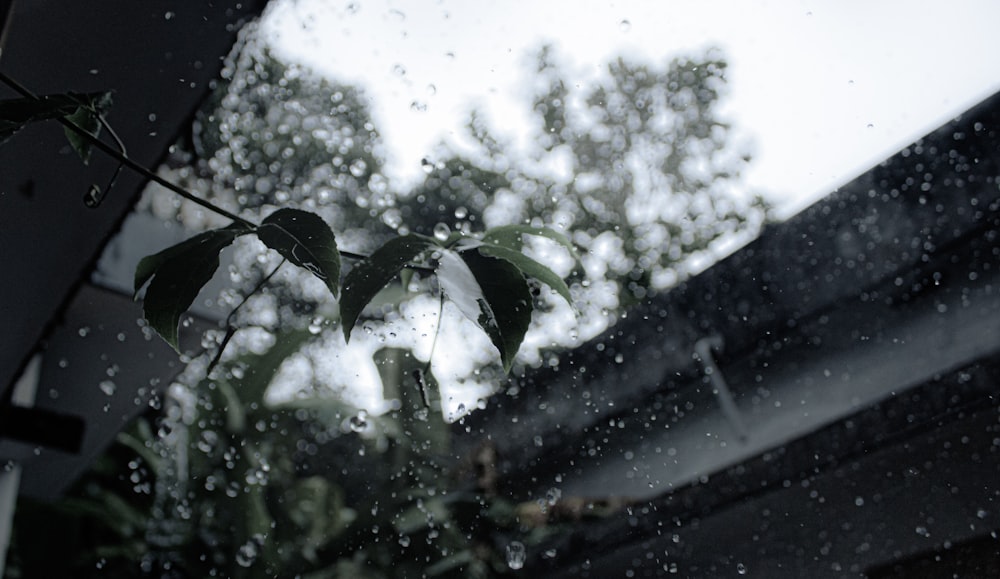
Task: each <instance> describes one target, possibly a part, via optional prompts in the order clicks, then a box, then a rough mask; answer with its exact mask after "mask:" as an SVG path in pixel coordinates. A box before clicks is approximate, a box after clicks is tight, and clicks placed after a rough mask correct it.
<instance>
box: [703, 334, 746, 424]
mask: <svg viewBox="0 0 1000 579" xmlns="http://www.w3.org/2000/svg"><path fill="white" fill-rule="evenodd" d="M722 346H723V341H722V337H721V336H711V337H708V338H702V339H700V340H698V341H697V342H695V344H694V353H695V356H696V357H697V358H698V360H699V361H700V362H701V365H702V367H703V368H704V369H705V375H706V376H708V379H709V380H710V381H711V382H712V390H713V392H714V393H715V397H716V398H718V399H719V406H720V407H721V408H722V413H723V415H725V417H726V420H728V421H729V423H730V424H731V425H732V427H733V429H734V430H735V431H736V434H737V436H739V438H740V441H741V442H746V440H747V439H748V438H749V437H750V435H749V433H748V432H747V427H746V425H745V424H744V423H743V416H742V415H741V414H740V409H739V408H737V406H736V400H735V399H734V398H733V393H732V392H731V391H730V390H729V385H728V384H726V379H725V377H724V376H723V375H722V371H721V370H719V367H718V366H716V364H715V359H714V358H713V357H712V349H713V348H714V349H716V350H722Z"/></svg>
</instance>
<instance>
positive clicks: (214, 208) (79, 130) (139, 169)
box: [0, 72, 257, 229]
mask: <svg viewBox="0 0 1000 579" xmlns="http://www.w3.org/2000/svg"><path fill="white" fill-rule="evenodd" d="M0 81H3V82H4V84H6V85H7V86H9V87H11V88H12V89H14V90H15V91H17V92H18V93H20V94H21V96H24V97H27V98H31V99H35V100H40V99H39V97H38V95H36V94H35V93H33V92H31V91H30V90H28V89H27V88H25V87H24V86H23V85H22V84H21V83H19V82H17V81H16V80H14V79H12V78H11V77H9V76H7V75H6V74H4V73H2V72H0ZM58 120H59V122H60V123H62V125H63V126H64V127H66V128H68V129H69V130H71V131H73V132H74V133H76V134H78V135H80V136H81V137H83V138H84V139H86V140H87V142H89V143H90V144H91V145H93V146H94V147H97V148H98V149H100V151H101V152H102V153H104V154H105V155H108V156H109V157H111V158H112V159H114V160H116V161H118V162H119V163H121V164H122V165H125V166H126V167H128V168H129V169H132V170H133V171H135V172H136V173H138V174H139V175H141V176H143V177H145V178H146V179H149V180H150V181H153V182H155V183H158V184H159V185H162V186H163V187H166V188H167V189H169V190H171V191H173V192H174V193H176V194H178V195H180V196H181V197H183V198H185V199H187V200H188V201H191V202H192V203H196V204H198V205H201V206H202V207H204V208H205V209H208V210H209V211H211V212H213V213H215V214H217V215H221V216H223V217H226V218H228V219H232V220H233V221H235V222H237V223H241V224H243V225H246V226H247V227H249V228H251V229H257V224H255V223H253V222H252V221H248V220H246V219H244V218H242V217H240V216H239V215H236V214H235V213H231V212H229V211H226V210H225V209H223V208H222V207H219V206H218V205H215V204H213V203H211V202H209V201H206V200H204V199H202V198H200V197H197V196H195V195H193V194H191V193H190V192H188V191H187V190H185V189H184V188H183V187H180V186H179V185H175V184H174V183H172V182H170V181H168V180H166V179H164V178H163V177H161V176H159V175H157V174H156V173H154V172H152V171H150V170H149V169H147V168H146V167H144V166H143V165H141V164H140V163H138V162H136V161H133V160H132V158H131V157H129V156H128V155H126V154H124V153H123V152H120V151H117V150H115V149H114V147H112V146H111V145H108V144H107V143H105V142H104V141H102V140H100V139H99V138H97V137H95V136H94V135H93V134H91V132H90V131H88V130H86V129H84V128H83V127H81V126H79V125H77V124H76V123H74V122H73V121H70V120H69V119H67V118H65V117H60V118H59V119H58Z"/></svg>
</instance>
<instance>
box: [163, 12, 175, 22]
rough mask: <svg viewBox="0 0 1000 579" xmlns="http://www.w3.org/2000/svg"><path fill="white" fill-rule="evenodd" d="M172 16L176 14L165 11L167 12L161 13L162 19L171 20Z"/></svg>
mask: <svg viewBox="0 0 1000 579" xmlns="http://www.w3.org/2000/svg"><path fill="white" fill-rule="evenodd" d="M174 16H176V14H174V13H173V12H169V11H167V12H164V13H163V19H164V20H173V19H174Z"/></svg>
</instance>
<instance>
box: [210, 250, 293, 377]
mask: <svg viewBox="0 0 1000 579" xmlns="http://www.w3.org/2000/svg"><path fill="white" fill-rule="evenodd" d="M286 261H288V260H287V259H284V258H282V260H281V263H279V264H278V265H276V266H275V267H274V269H273V270H271V273H269V274H267V275H266V276H265V277H264V279H262V280H260V281H259V282H258V283H257V285H256V286H254V288H253V289H252V290H251V291H250V293H248V294H247V295H245V296H243V300H242V301H240V303H239V304H237V305H236V307H235V308H233V309H232V311H230V312H229V315H228V316H226V335H225V336H224V337H223V338H222V342H220V343H219V349H218V350H217V351H216V352H215V356H213V357H212V361H211V362H209V363H208V369H207V370H206V371H205V375H206V376H207V375H208V374H211V373H212V370H214V369H215V366H216V365H217V364H218V363H219V360H221V359H222V352H223V351H224V350H225V349H226V346H228V345H229V340H231V339H233V336H235V335H236V330H237V329H238V328H237V327H236V326H234V325H233V316H235V315H236V312H238V311H240V308H242V307H243V306H244V304H246V303H247V301H249V300H250V298H251V297H253V296H254V294H256V293H257V292H259V291H260V290H261V289H262V288H263V287H264V285H265V284H267V282H269V281H271V278H272V277H274V274H276V273H278V270H279V269H281V266H283V265H285V262H286Z"/></svg>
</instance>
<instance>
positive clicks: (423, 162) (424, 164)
mask: <svg viewBox="0 0 1000 579" xmlns="http://www.w3.org/2000/svg"><path fill="white" fill-rule="evenodd" d="M420 168H421V169H423V170H424V173H427V174H428V175H430V174H431V172H432V171H434V163H431V162H430V161H428V160H427V157H424V158H423V159H420Z"/></svg>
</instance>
